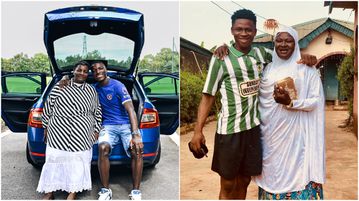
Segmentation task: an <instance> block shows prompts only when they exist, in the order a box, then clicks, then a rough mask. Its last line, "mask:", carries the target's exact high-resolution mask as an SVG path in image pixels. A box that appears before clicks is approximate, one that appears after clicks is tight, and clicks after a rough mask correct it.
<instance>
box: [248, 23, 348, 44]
mask: <svg viewBox="0 0 359 201" xmlns="http://www.w3.org/2000/svg"><path fill="white" fill-rule="evenodd" d="M292 27H293V28H294V29H295V30H296V31H297V32H298V37H299V45H300V48H305V47H307V46H308V45H309V43H310V41H312V40H313V39H314V38H315V37H317V36H318V35H320V34H321V33H323V32H324V31H326V30H328V29H333V30H336V31H338V32H340V33H342V34H344V35H346V36H348V37H350V38H353V35H354V31H353V30H354V24H353V23H351V22H345V21H342V20H336V19H331V18H320V19H316V20H312V21H309V22H304V23H301V24H297V25H294V26H292ZM254 43H256V44H263V43H264V45H265V46H269V45H271V47H273V44H272V36H271V35H269V34H261V35H259V36H257V37H255V39H254Z"/></svg>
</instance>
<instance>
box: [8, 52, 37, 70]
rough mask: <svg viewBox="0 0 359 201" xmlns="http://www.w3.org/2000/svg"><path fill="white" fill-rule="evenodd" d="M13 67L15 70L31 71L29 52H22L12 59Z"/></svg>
mask: <svg viewBox="0 0 359 201" xmlns="http://www.w3.org/2000/svg"><path fill="white" fill-rule="evenodd" d="M10 63H11V66H12V68H13V69H14V70H15V71H21V72H29V71H31V70H32V69H31V59H30V58H29V57H28V56H27V54H24V53H20V54H17V55H15V56H14V57H13V58H11V59H10Z"/></svg>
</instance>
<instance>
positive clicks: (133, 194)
mask: <svg viewBox="0 0 359 201" xmlns="http://www.w3.org/2000/svg"><path fill="white" fill-rule="evenodd" d="M128 197H130V199H131V200H141V197H142V194H141V191H140V190H132V191H131V193H130V194H129V195H128Z"/></svg>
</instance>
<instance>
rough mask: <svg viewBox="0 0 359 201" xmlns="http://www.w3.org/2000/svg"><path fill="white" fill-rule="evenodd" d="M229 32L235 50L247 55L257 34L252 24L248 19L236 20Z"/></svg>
mask: <svg viewBox="0 0 359 201" xmlns="http://www.w3.org/2000/svg"><path fill="white" fill-rule="evenodd" d="M231 32H232V35H233V37H234V41H235V42H236V46H235V47H236V49H237V50H239V51H241V52H243V53H245V54H246V53H248V52H249V50H250V48H251V45H252V42H253V39H254V36H255V35H256V34H257V29H256V26H255V24H254V22H253V21H252V20H249V19H237V20H236V21H235V22H234V24H233V25H232V28H231Z"/></svg>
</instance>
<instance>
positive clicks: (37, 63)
mask: <svg viewBox="0 0 359 201" xmlns="http://www.w3.org/2000/svg"><path fill="white" fill-rule="evenodd" d="M30 68H31V71H34V72H43V73H47V74H50V61H49V58H48V57H47V55H46V54H43V53H37V54H35V55H34V56H33V57H32V58H31V66H30Z"/></svg>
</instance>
